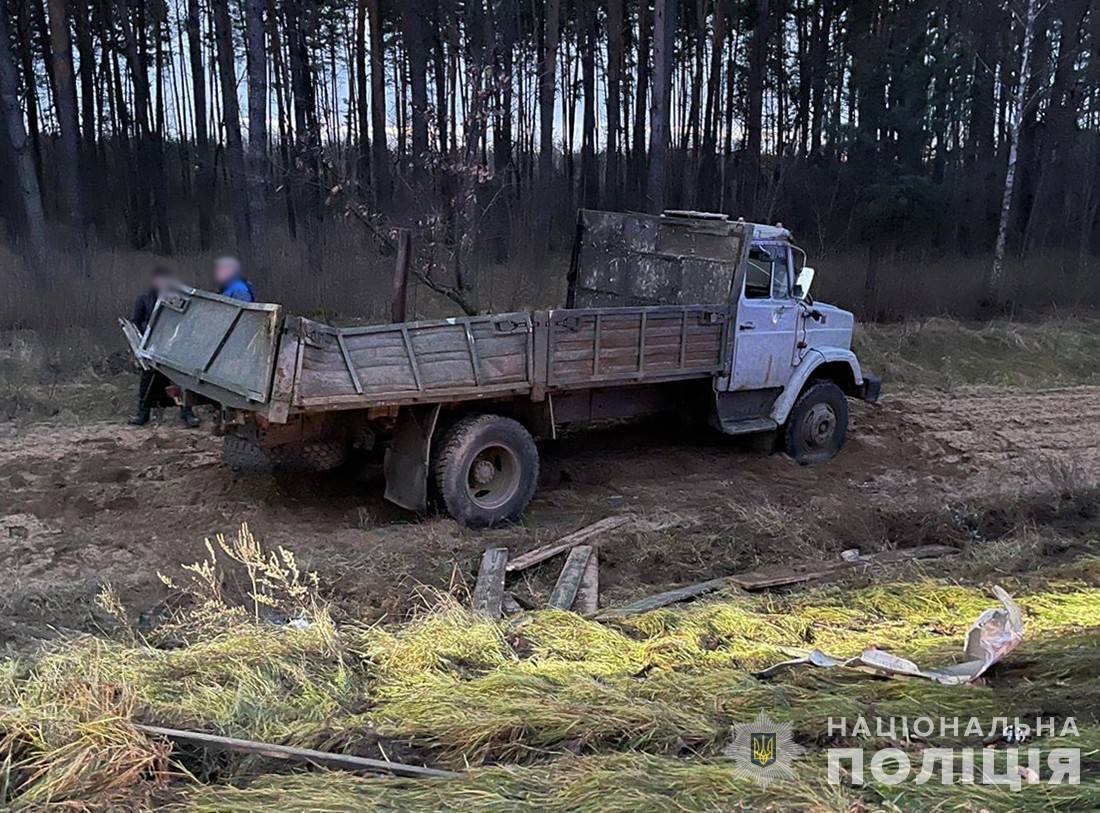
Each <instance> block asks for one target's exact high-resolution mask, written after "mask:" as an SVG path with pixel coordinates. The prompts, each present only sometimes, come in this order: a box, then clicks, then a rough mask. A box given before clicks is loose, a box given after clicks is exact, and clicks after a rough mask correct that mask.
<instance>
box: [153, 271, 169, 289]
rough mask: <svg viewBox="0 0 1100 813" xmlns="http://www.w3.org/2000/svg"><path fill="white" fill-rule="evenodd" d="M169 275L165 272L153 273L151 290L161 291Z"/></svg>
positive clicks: (165, 285) (166, 285) (166, 283)
mask: <svg viewBox="0 0 1100 813" xmlns="http://www.w3.org/2000/svg"><path fill="white" fill-rule="evenodd" d="M168 281H169V277H168V275H167V274H153V290H154V291H163V290H164V289H165V288H167V287H168Z"/></svg>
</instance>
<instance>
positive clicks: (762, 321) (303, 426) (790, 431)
mask: <svg viewBox="0 0 1100 813" xmlns="http://www.w3.org/2000/svg"><path fill="white" fill-rule="evenodd" d="M804 257H805V255H804V254H803V252H802V251H801V250H800V249H798V248H797V247H796V246H795V245H794V244H793V243H792V241H791V235H790V234H789V233H788V232H787V231H786V230H785V229H783V228H781V227H777V226H763V225H756V224H752V223H746V222H744V221H741V220H737V221H735V220H731V219H729V218H727V217H725V216H723V215H713V214H705V213H696V212H679V211H669V212H665V213H664V214H662V215H659V216H654V215H643V214H618V213H609V212H597V211H582V212H581V213H580V215H579V217H578V226H577V236H576V243H575V246H574V250H573V258H572V262H571V264H570V269H569V274H568V294H567V301H566V306H565V307H564V308H558V309H551V310H535V311H521V312H516V313H495V314H487V315H484V316H468V317H457V318H453V319H443V320H434V321H419V322H402V323H397V324H384V325H372V326H367V327H331V326H329V325H325V324H320V323H318V322H315V321H311V320H309V319H304V318H301V317H296V316H290V315H288V314H284V313H283V310H282V308H281V307H280V306H279V305H273V304H253V303H243V302H238V301H236V300H232V299H227V298H225V297H221V296H217V295H215V294H210V293H207V292H204V291H199V290H194V289H191V288H185V287H178V288H176V289H174V290H172V291H171V292H169V293H167V294H166V295H164V296H162V298H161V299H160V301H159V302H158V303H157V305H156V309H155V311H154V313H153V316H152V319H151V320H150V322H149V326H148V328H147V329H146V331H145V333H144V334H143V335H140V336H138V335H136V333H135V332H134V331H133V330H132V329H131V330H130V331H129V335H130V338H131V343H132V345H133V346H134V352H135V354H136V355H137V357H138V359H139V361H140V362H141V363H143V364H145V365H148V366H152V367H154V368H156V369H158V370H160V371H161V372H163V373H164V374H165V375H166V376H168V378H170V379H171V380H172V381H173V382H175V383H176V384H178V385H179V386H180V387H183V388H185V389H187V390H189V391H191V392H193V393H197V394H199V395H201V396H204V397H205V398H208V399H212V400H213V401H215V402H217V403H218V404H220V405H221V406H222V407H223V415H224V418H225V422H224V426H225V432H226V434H225V438H224V444H225V446H224V460H225V462H226V463H227V464H228V465H230V466H233V467H235V468H238V469H253V470H266V469H271V468H277V467H280V466H286V467H296V468H305V469H314V470H323V469H331V468H335V467H337V466H339V465H340V464H341V463H342V462H343V461H344V459H345V456H346V455H347V454H348V453H349V451H350V450H352V449H355V448H359V449H364V450H368V451H369V450H375V451H382V452H383V453H384V471H385V478H386V498H387V499H389V500H391V501H392V502H394V503H396V504H398V505H400V506H403V507H405V508H408V509H411V510H414V511H423V510H425V509H426V507H427V505H428V501H429V497H430V495H432V494H434V495H435V496H436V497H437V498H438V500H439V501H440V502H441V503H442V505H443V506H444V507H445V508H446V510H447V511H448V512H449V513H450V514H451V515H452V516H453V517H454V518H455V519H456V520H458V521H460V522H463V523H465V524H467V525H471V526H488V525H493V524H496V523H501V522H507V521H511V520H515V519H516V518H518V517H519V516H520V515H521V514H522V513H523V511H524V509H525V508H526V507H527V505H528V503H529V502H530V500H531V498H532V495H533V494H534V491H535V488H536V485H537V481H538V469H539V453H538V448H537V446H536V444H535V441H536V440H543V439H547V440H549V439H553V438H554V437H555V436H556V434H557V433H558V432H559V431H561V430H562V429H563V428H565V427H574V426H578V425H584V424H588V423H592V422H595V421H603V420H607V419H615V418H627V417H633V416H640V415H645V414H651V413H657V412H665V411H667V412H675V413H679V414H681V415H683V416H687V417H689V418H696V419H699V420H705V421H708V422H709V423H710V424H711V425H712V426H713V427H714V428H715V429H716V430H717V431H719V432H724V433H726V434H731V435H736V434H743V433H751V432H772V433H775V434H776V436H777V438H778V439H779V442H780V443H781V445H782V447H783V449H784V450H785V451H786V452H787V453H788V454H789V455H790V456H791V457H792V458H794V459H795V460H796V461H798V462H799V463H803V464H812V463H820V462H823V461H825V460H828V459H829V458H831V457H832V456H833V455H834V454H836V453H837V451H838V450H839V449H840V448H841V446H842V445H843V444H844V440H845V436H846V433H847V425H848V406H847V401H846V399H847V398H862V399H865V400H872V401H873V400H875V399H876V398H877V397H878V393H879V381H878V380H877V379H876V378H874V377H872V376H870V375H867V374H866V373H864V372H863V371H862V369H861V368H860V364H859V361H858V360H857V358H856V356H855V354H854V353H853V352H852V349H851V342H852V327H853V318H852V315H851V314H850V313H848V312H846V311H843V310H841V309H839V308H836V307H833V306H830V305H825V304H822V303H819V302H814V301H813V300H812V299H811V297H810V294H809V287H810V282H811V280H812V277H813V270H812V269H810V268H808V267H804V265H803V262H802V260H803V259H804Z"/></svg>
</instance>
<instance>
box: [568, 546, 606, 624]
mask: <svg viewBox="0 0 1100 813" xmlns="http://www.w3.org/2000/svg"><path fill="white" fill-rule="evenodd" d="M599 608H600V551H599V548H593V549H592V554H591V555H590V556H589V557H588V564H586V565H585V566H584V574H583V575H582V576H581V583H580V586H579V587H578V588H577V597H576V598H575V599H574V600H573V609H574V610H575V611H576V612H578V613H580V614H581V615H586V616H588V615H595V614H596V611H597V610H599Z"/></svg>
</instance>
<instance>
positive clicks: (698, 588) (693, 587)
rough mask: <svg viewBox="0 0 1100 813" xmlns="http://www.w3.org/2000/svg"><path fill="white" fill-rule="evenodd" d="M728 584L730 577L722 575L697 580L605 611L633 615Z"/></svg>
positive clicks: (718, 588)
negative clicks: (685, 585)
mask: <svg viewBox="0 0 1100 813" xmlns="http://www.w3.org/2000/svg"><path fill="white" fill-rule="evenodd" d="M730 584H731V581H730V578H729V577H728V576H723V577H721V578H718V579H710V580H708V581H705V582H699V583H698V584H689V585H688V586H687V587H678V588H676V589H675V590H667V591H665V592H664V593H657V594H656V595H654V596H646V597H645V598H640V599H638V600H637V601H632V602H630V603H629V604H624V605H623V606H621V607H615V608H613V609H610V610H607V611H606V612H607V613H609V614H613V615H635V614H637V613H645V612H649V611H650V610H656V609H657V608H658V607H665V606H668V605H669V604H675V603H676V602H679V601H687V600H689V599H693V598H698V597H699V596H703V595H706V594H707V593H713V592H714V591H715V590H720V589H721V588H723V587H728V586H729V585H730Z"/></svg>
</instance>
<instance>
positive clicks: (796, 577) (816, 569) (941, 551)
mask: <svg viewBox="0 0 1100 813" xmlns="http://www.w3.org/2000/svg"><path fill="white" fill-rule="evenodd" d="M958 553H959V550H958V549H957V548H951V547H947V546H946V545H920V546H918V547H915V548H899V549H898V550H888V551H883V552H881V553H872V554H869V555H867V556H861V557H860V558H858V559H854V560H852V561H845V560H843V559H830V560H826V561H804V562H795V563H793V564H791V565H789V566H785V567H772V568H763V569H761V570H754V571H751V572H749V573H740V574H737V575H735V576H731V577H730V579H731V580H732V581H733V583H734V584H736V585H737V586H738V587H741V588H742V589H744V590H766V589H768V588H770V587H786V586H789V585H792V584H803V583H805V582H810V581H815V580H817V579H823V578H827V577H828V576H831V575H833V574H834V573H837V572H840V571H844V570H850V569H853V568H858V567H869V566H872V565H889V564H897V563H898V562H911V561H916V560H919V559H939V558H942V557H945V556H954V555H956V554H958Z"/></svg>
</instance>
